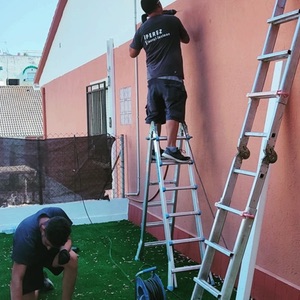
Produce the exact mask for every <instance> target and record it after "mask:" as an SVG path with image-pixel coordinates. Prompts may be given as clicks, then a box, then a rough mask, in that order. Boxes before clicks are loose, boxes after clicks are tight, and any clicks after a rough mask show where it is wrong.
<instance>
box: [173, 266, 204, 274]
mask: <svg viewBox="0 0 300 300" xmlns="http://www.w3.org/2000/svg"><path fill="white" fill-rule="evenodd" d="M200 267H201V265H191V266H185V267H177V268H174V269H172V270H171V271H172V273H179V272H186V271H193V270H199V269H200Z"/></svg>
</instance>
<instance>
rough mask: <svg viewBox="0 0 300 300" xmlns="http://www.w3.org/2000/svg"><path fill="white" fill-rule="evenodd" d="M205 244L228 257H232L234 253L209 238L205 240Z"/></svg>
mask: <svg viewBox="0 0 300 300" xmlns="http://www.w3.org/2000/svg"><path fill="white" fill-rule="evenodd" d="M205 244H206V245H208V246H210V247H212V248H214V249H216V250H217V251H219V252H221V253H223V254H225V255H226V256H228V257H232V256H233V255H234V253H233V252H232V251H230V250H228V249H226V248H224V247H222V246H220V245H219V244H217V243H214V242H211V241H209V240H205Z"/></svg>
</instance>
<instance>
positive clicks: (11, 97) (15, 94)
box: [0, 86, 43, 138]
mask: <svg viewBox="0 0 300 300" xmlns="http://www.w3.org/2000/svg"><path fill="white" fill-rule="evenodd" d="M0 136H1V137H12V138H25V137H29V136H34V137H37V136H43V120H42V95H41V92H40V90H34V89H33V87H32V86H0Z"/></svg>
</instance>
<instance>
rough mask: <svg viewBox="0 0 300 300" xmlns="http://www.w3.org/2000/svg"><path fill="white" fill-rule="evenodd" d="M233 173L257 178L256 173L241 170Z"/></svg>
mask: <svg viewBox="0 0 300 300" xmlns="http://www.w3.org/2000/svg"><path fill="white" fill-rule="evenodd" d="M233 172H234V173H236V174H241V175H246V176H251V177H255V176H256V175H257V173H256V172H251V171H246V170H241V169H234V170H233Z"/></svg>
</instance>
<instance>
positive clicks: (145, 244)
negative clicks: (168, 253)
mask: <svg viewBox="0 0 300 300" xmlns="http://www.w3.org/2000/svg"><path fill="white" fill-rule="evenodd" d="M165 244H166V241H153V242H146V243H144V246H145V247H154V246H162V245H165Z"/></svg>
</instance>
